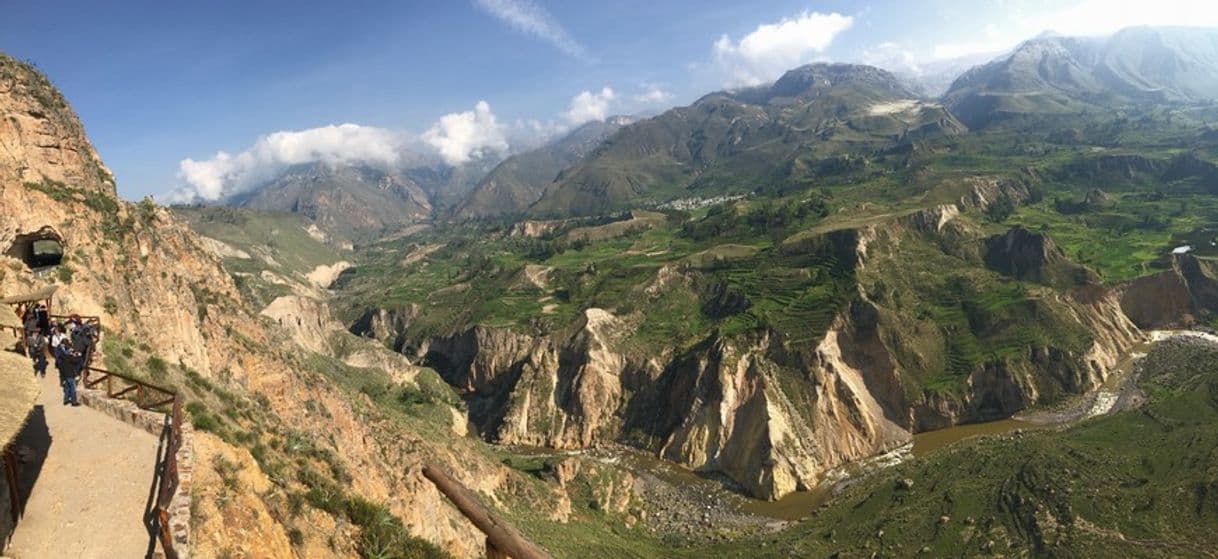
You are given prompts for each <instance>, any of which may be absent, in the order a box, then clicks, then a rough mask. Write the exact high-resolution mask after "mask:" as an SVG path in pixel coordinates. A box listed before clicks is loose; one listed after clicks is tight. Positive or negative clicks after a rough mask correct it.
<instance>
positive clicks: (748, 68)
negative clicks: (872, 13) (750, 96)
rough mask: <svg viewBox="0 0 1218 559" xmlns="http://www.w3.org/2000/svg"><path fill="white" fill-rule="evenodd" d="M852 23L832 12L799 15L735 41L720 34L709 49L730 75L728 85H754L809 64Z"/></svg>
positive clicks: (758, 27) (848, 17)
mask: <svg viewBox="0 0 1218 559" xmlns="http://www.w3.org/2000/svg"><path fill="white" fill-rule="evenodd" d="M852 23H854V18H852V17H850V16H843V15H841V14H838V13H836V12H835V13H831V14H822V13H819V12H803V13H801V14H799V15H798V16H796V17H794V18H783V19H782V21H779V22H778V23H767V24H764V25H759V26H757V29H755V30H754V31H753V32H752V33H749V34H748V35H745V36H744V37H741V38H740V40H739V41H732V40H731V38H729V37H728V36H727V35H723V36H721V37H719V40H718V41H715V44H714V47H713V49H712V50H713V52H714V55H715V60H716V61H717V62H718V63H719V65H720V66H721V67H723V68H724V69H725V70H726V71H727V72H728V73H729V74H730V75H731V77H730V81H729V83H730V84H731V85H758V84H761V83H766V82H769V81H772V80H774V79H776V78H777V77H778V76H779V75H781V74H782V73H783V72H785V71H787V70H790V69H791V68H794V67H796V66H799V65H801V64H806V63H808V62H810V61H811V59H812V56H814V55H816V54H818V53H821V52H823V51H824V50H825V49H826V48H828V47H829V45H830V44H831V43H832V42H833V39H834V38H835V37H837V35H838V34H839V33H841V32H842V31H845V30H846V29H848V28H849V27H850V25H851V24H852Z"/></svg>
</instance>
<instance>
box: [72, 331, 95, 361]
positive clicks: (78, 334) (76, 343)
mask: <svg viewBox="0 0 1218 559" xmlns="http://www.w3.org/2000/svg"><path fill="white" fill-rule="evenodd" d="M92 343H93V338H92V336H90V335H89V332H88V330H87V329H85V328H83V327H81V328H77V329H75V330H73V331H72V349H73V350H74V351H76V352H77V353H79V354H81V355H84V354H85V352H86V350H88V349H89V346H90V345H91V344H92Z"/></svg>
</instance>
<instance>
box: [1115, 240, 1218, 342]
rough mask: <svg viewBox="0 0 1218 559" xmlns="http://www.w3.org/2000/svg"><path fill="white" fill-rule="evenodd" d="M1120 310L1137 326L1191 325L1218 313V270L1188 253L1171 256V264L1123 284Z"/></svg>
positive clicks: (1153, 327)
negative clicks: (1166, 267)
mask: <svg viewBox="0 0 1218 559" xmlns="http://www.w3.org/2000/svg"><path fill="white" fill-rule="evenodd" d="M1121 309H1122V310H1123V311H1124V312H1125V314H1126V315H1128V316H1129V318H1130V319H1131V320H1133V322H1134V323H1135V324H1137V325H1138V327H1140V328H1144V329H1161V328H1171V327H1181V326H1192V325H1193V324H1194V323H1196V322H1197V321H1198V320H1199V319H1200V318H1201V317H1202V316H1203V315H1208V314H1210V313H1214V312H1218V273H1215V271H1214V270H1213V269H1212V265H1211V264H1210V263H1208V262H1204V261H1201V260H1199V259H1198V258H1197V257H1195V256H1193V255H1192V254H1177V255H1173V257H1172V266H1171V268H1170V269H1167V270H1164V271H1162V272H1159V273H1157V274H1153V275H1149V276H1143V277H1140V278H1137V279H1135V280H1133V281H1132V282H1130V283H1129V284H1128V285H1126V286H1125V288H1124V291H1123V293H1122V295H1121Z"/></svg>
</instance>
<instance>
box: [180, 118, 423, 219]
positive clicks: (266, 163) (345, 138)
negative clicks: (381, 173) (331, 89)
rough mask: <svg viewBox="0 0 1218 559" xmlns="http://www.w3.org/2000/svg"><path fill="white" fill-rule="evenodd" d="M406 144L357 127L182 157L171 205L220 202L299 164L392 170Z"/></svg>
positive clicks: (284, 135) (279, 136) (278, 135)
mask: <svg viewBox="0 0 1218 559" xmlns="http://www.w3.org/2000/svg"><path fill="white" fill-rule="evenodd" d="M404 140H405V138H404V137H403V136H402V135H401V134H398V133H395V132H392V131H389V130H385V129H382V128H375V127H371V126H360V125H358V124H340V125H337V126H336V125H330V126H322V127H320V128H311V129H308V130H294V131H282V132H275V133H273V134H268V135H266V136H263V137H261V138H259V139H258V141H256V142H255V143H254V145H253V146H252V147H250V148H249V149H247V150H245V151H243V152H241V153H238V154H235V155H234V154H230V153H227V152H224V151H221V152H218V153H216V155H215V156H214V157H212V158H211V159H206V160H203V161H196V160H194V159H183V160H182V162H181V163H180V164H179V165H178V167H179V172H178V178H179V179H181V180H182V182H183V184H182V186H181V187H180V188H178V189H177V190H176V191H174V192H173V193H172V194H171V195H170V196H169V201H170V202H191V201H196V200H204V201H213V200H219V199H220V198H223V197H226V196H231V195H233V194H236V193H239V192H242V191H244V190H247V189H249V188H250V187H252V186H254V185H256V184H258V183H259V182H262V181H265V180H267V179H269V178H270V177H272V176H273V175H274V174H275V173H278V172H280V171H282V170H283V169H285V168H287V167H289V166H292V165H297V164H300V163H313V162H321V163H326V164H329V165H341V164H347V163H357V162H358V163H367V164H373V165H380V166H385V167H389V166H393V165H395V164H396V163H397V162H398V157H399V149H400V147H401V145H402V144H403V142H404Z"/></svg>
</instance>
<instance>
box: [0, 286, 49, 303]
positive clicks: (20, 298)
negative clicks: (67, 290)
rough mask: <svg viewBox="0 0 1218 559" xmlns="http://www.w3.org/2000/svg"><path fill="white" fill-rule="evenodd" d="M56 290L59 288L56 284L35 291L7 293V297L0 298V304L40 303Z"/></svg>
mask: <svg viewBox="0 0 1218 559" xmlns="http://www.w3.org/2000/svg"><path fill="white" fill-rule="evenodd" d="M58 290H59V286H58V285H48V286H46V287H44V288H42V289H39V290H37V291H31V292H29V293H18V294H15V295H9V296H7V297H4V298H3V299H0V304H5V305H20V304H22V303H40V302H42V301H46V300H47V299H50V298H51V297H53V296H54V295H55V292H56V291H58Z"/></svg>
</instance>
